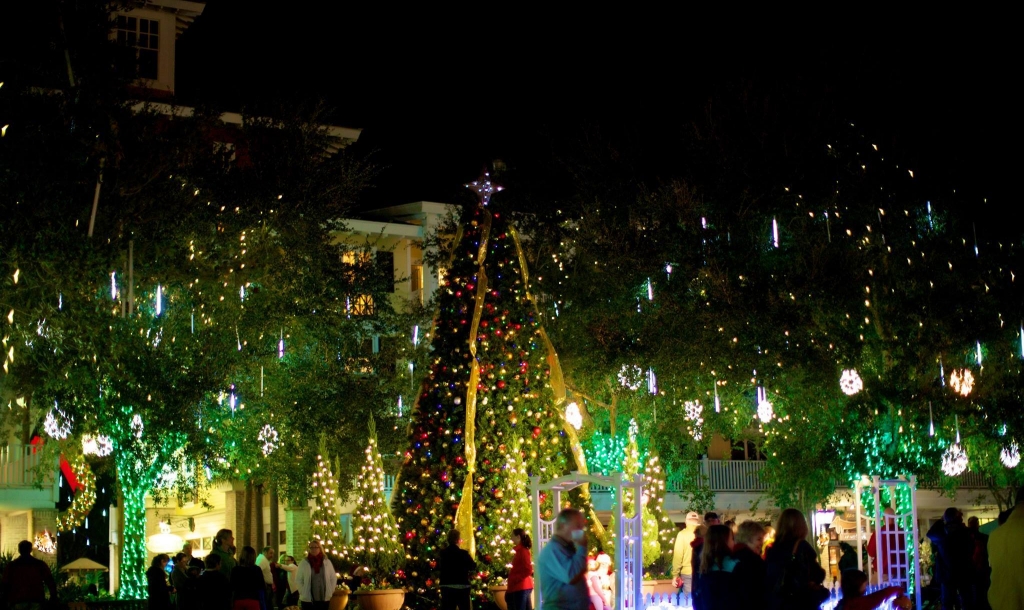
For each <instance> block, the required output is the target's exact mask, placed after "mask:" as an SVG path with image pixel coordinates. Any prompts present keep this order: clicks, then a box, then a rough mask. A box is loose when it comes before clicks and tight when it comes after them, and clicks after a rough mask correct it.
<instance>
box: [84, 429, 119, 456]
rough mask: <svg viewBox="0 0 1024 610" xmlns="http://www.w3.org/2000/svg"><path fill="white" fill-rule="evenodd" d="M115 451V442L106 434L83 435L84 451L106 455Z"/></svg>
mask: <svg viewBox="0 0 1024 610" xmlns="http://www.w3.org/2000/svg"><path fill="white" fill-rule="evenodd" d="M113 452H114V442H113V441H111V440H110V437H109V436H106V435H104V434H97V435H95V436H93V435H92V434H85V435H83V436H82V453H84V454H85V455H96V456H99V457H106V456H108V455H110V454H111V453H113Z"/></svg>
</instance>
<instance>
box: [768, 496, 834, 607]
mask: <svg viewBox="0 0 1024 610" xmlns="http://www.w3.org/2000/svg"><path fill="white" fill-rule="evenodd" d="M807 533H808V527H807V520H806V519H804V514H803V513H801V512H800V511H799V510H797V509H795V508H787V509H786V510H784V511H782V514H781V515H779V524H778V527H777V528H776V534H775V543H774V544H772V546H771V547H770V548H769V549H768V552H767V553H766V554H765V564H766V565H765V567H766V572H767V576H766V578H765V582H766V585H767V591H765V595H766V596H767V599H768V604H767V605H766V606H765V607H766V608H768V610H817V609H818V607H820V606H821V604H822V602H824V601H825V599H826V598H828V589H826V588H824V587H822V586H821V581H822V580H823V579H824V577H825V576H824V572H825V571H824V570H823V569H822V568H821V565H820V564H819V563H818V553H817V552H816V551H815V550H814V547H812V546H811V544H810V543H809V542H807Z"/></svg>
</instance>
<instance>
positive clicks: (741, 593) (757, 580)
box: [732, 521, 767, 608]
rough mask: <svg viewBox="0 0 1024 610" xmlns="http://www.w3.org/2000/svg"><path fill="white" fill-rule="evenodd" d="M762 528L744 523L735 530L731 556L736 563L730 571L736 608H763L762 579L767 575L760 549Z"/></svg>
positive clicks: (762, 536) (748, 522)
mask: <svg viewBox="0 0 1024 610" xmlns="http://www.w3.org/2000/svg"><path fill="white" fill-rule="evenodd" d="M764 534H765V532H764V526H763V525H761V524H760V523H758V522H757V521H744V522H743V523H741V524H740V525H739V528H738V529H737V530H736V543H735V544H734V545H733V551H732V556H733V558H734V559H736V561H737V562H738V563H737V564H736V566H735V567H734V568H733V569H732V573H733V576H734V582H735V583H736V590H737V596H738V599H737V602H738V603H737V606H736V607H737V608H763V607H764V606H765V590H764V579H765V577H766V575H767V570H766V568H765V564H764V559H761V553H760V551H761V549H762V548H763V547H764Z"/></svg>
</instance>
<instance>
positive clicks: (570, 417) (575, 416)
mask: <svg viewBox="0 0 1024 610" xmlns="http://www.w3.org/2000/svg"><path fill="white" fill-rule="evenodd" d="M565 421H567V422H569V425H570V426H572V427H573V428H575V429H577V430H579V429H580V428H582V427H583V414H582V413H580V406H579V405H578V404H576V403H575V402H570V403H569V404H568V405H566V407H565Z"/></svg>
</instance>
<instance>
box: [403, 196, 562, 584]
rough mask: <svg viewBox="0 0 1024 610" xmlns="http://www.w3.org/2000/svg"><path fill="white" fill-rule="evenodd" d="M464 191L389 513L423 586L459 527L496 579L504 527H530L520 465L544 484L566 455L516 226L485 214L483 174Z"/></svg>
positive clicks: (504, 552)
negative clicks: (466, 203) (467, 203)
mask: <svg viewBox="0 0 1024 610" xmlns="http://www.w3.org/2000/svg"><path fill="white" fill-rule="evenodd" d="M468 186H469V187H470V188H471V189H473V190H474V191H476V192H477V194H478V196H479V200H480V203H479V205H477V206H476V207H475V208H473V209H468V210H465V211H464V214H463V219H462V223H461V227H460V228H459V230H458V232H457V234H456V238H455V242H454V243H455V246H454V249H453V252H452V258H451V262H450V263H449V265H448V266H447V271H446V273H445V275H444V278H443V280H442V282H441V286H440V288H439V294H438V305H439V311H438V314H437V318H436V320H435V325H434V330H433V333H432V337H431V350H432V353H433V360H432V363H431V366H430V370H429V373H428V374H427V376H426V378H425V380H424V382H423V385H422V388H421V390H420V394H419V397H418V400H417V406H416V410H415V413H414V415H413V418H412V422H411V426H410V441H411V443H410V447H409V449H408V451H407V453H406V460H405V463H404V465H403V467H402V470H401V472H400V474H399V479H398V483H397V489H396V492H395V499H394V506H393V512H394V515H395V518H396V519H397V520H398V524H399V529H400V531H401V532H402V536H403V542H404V543H405V545H406V550H407V553H408V556H409V558H410V560H411V563H410V565H409V574H410V576H411V577H413V578H414V579H418V583H419V584H421V585H426V586H427V587H430V586H433V585H434V584H435V583H436V581H435V580H434V575H433V574H432V570H433V569H435V568H436V561H435V560H434V558H435V557H436V554H437V551H438V550H439V549H438V546H439V545H441V544H443V543H442V542H441V541H443V540H444V535H445V534H446V533H447V532H448V531H449V530H452V529H455V528H457V529H458V530H459V531H460V532H461V533H462V539H463V542H462V546H463V547H464V548H466V549H468V550H469V551H470V552H471V553H473V554H474V556H475V558H476V559H477V561H478V563H479V564H480V577H481V578H483V577H486V576H489V575H491V574H493V573H494V572H498V573H500V572H501V571H502V570H503V569H504V566H505V565H506V563H507V560H508V556H509V553H510V551H511V549H512V542H511V540H510V539H509V537H510V530H511V528H512V527H513V526H518V525H526V524H528V523H529V521H528V517H526V516H518V517H517V516H516V515H514V514H511V513H510V510H514V511H515V512H517V513H518V512H520V511H521V508H519V507H516V505H515V504H513V503H512V500H513V499H514V498H516V497H517V496H525V495H527V494H528V493H529V492H528V488H527V487H526V483H525V477H524V474H523V473H521V472H518V466H517V462H520V460H521V463H522V464H524V466H525V469H526V473H525V474H528V475H531V476H532V475H539V476H541V477H542V478H544V479H550V478H553V477H555V476H558V475H560V474H563V473H564V472H566V471H567V470H568V468H567V463H566V456H570V455H573V454H572V452H571V449H570V447H569V442H568V441H567V437H566V431H565V428H564V422H563V419H562V417H561V415H560V413H559V412H558V406H557V405H556V398H555V393H554V392H553V390H552V386H551V380H550V377H551V365H550V364H549V352H550V345H549V343H548V342H547V340H546V337H545V336H544V331H543V329H542V328H541V326H540V321H539V319H538V318H537V316H536V309H535V307H534V305H533V303H532V301H531V298H530V294H529V276H528V272H527V269H526V264H525V261H524V260H523V258H522V256H521V251H520V247H519V244H518V238H517V237H516V235H515V230H514V228H513V227H512V226H511V225H510V223H509V222H508V221H507V219H506V218H505V216H504V215H503V214H500V213H499V212H498V211H492V210H491V209H489V208H488V204H489V202H490V197H491V195H492V194H493V193H494V192H495V191H496V190H497V189H496V187H495V186H494V185H493V184H492V183H491V182H490V181H489V179H487V178H486V176H485V177H484V178H482V179H481V180H480V181H478V182H474V183H473V184H471V185H468ZM517 451H518V452H519V456H518V457H517V456H514V455H512V456H511V459H510V454H512V453H515V452H517ZM545 511H547V515H548V516H550V512H551V511H552V508H551V507H550V506H547V507H545ZM517 519H518V520H519V521H520V523H519V524H517V523H515V521H516V520H517ZM478 584H479V583H478Z"/></svg>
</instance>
